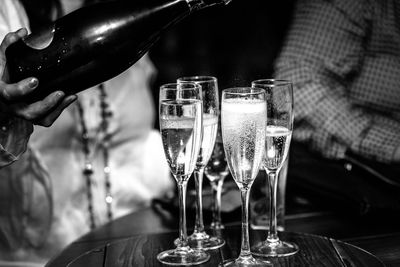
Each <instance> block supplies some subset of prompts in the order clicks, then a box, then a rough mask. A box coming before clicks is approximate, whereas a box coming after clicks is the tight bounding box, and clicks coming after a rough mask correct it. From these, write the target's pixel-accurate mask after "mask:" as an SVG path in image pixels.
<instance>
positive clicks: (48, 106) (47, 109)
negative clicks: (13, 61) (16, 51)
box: [0, 29, 77, 127]
mask: <svg viewBox="0 0 400 267" xmlns="http://www.w3.org/2000/svg"><path fill="white" fill-rule="evenodd" d="M26 35H27V30H26V29H20V30H18V31H16V32H11V33H8V34H7V35H6V37H5V38H4V40H3V41H2V42H1V45H0V112H1V113H2V114H9V115H10V116H14V117H20V118H23V119H25V120H28V121H30V122H32V123H34V124H37V125H42V126H46V127H48V126H50V125H52V124H53V122H54V121H55V120H56V119H57V118H58V116H59V115H60V114H61V112H62V111H63V110H64V109H65V108H66V107H67V106H69V105H70V104H71V103H72V102H73V101H74V100H76V98H77V97H76V96H75V95H70V96H65V94H64V93H63V92H62V91H55V92H53V93H51V94H49V95H48V96H46V97H44V98H43V99H40V100H38V101H36V102H33V103H30V104H27V103H25V101H24V100H22V99H23V98H25V97H26V96H27V95H28V94H29V93H31V92H32V91H34V90H35V88H37V86H38V84H39V81H38V79H36V78H34V77H28V78H25V79H23V80H20V81H18V82H16V83H9V75H8V71H7V67H6V57H5V50H6V48H7V47H8V46H9V45H11V44H12V43H15V42H16V41H18V40H20V39H21V38H22V37H24V36H26Z"/></svg>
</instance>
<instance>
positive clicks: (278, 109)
mask: <svg viewBox="0 0 400 267" xmlns="http://www.w3.org/2000/svg"><path fill="white" fill-rule="evenodd" d="M251 86H252V87H253V88H260V89H264V90H265V92H266V97H267V107H268V109H267V128H266V139H265V156H264V158H263V165H264V168H265V171H266V173H267V179H268V185H269V192H270V198H269V199H270V202H269V206H270V209H269V210H270V214H269V220H270V221H269V225H270V227H269V230H268V237H267V239H266V240H265V241H264V242H262V243H261V244H259V245H257V246H255V247H253V248H252V251H253V254H254V255H257V256H263V257H283V256H289V255H293V254H295V253H297V252H298V250H299V248H298V246H297V245H296V244H294V243H290V242H285V241H282V240H280V239H279V237H278V231H277V223H276V193H277V184H278V177H279V171H280V170H281V168H282V165H283V163H284V162H285V159H286V158H287V155H288V152H289V146H290V140H291V137H292V130H293V117H294V115H293V89H292V84H291V83H290V82H289V81H286V80H273V79H262V80H256V81H253V82H252V84H251Z"/></svg>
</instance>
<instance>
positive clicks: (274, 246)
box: [251, 241, 299, 257]
mask: <svg viewBox="0 0 400 267" xmlns="http://www.w3.org/2000/svg"><path fill="white" fill-rule="evenodd" d="M298 251H299V247H298V246H297V245H296V244H294V243H290V242H285V241H278V242H277V243H269V242H268V241H264V242H262V243H261V244H260V245H258V246H255V247H253V248H252V249H251V253H252V254H253V255H256V256H259V257H286V256H291V255H294V254H296V253H297V252H298Z"/></svg>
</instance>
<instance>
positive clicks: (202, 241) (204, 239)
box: [188, 232, 225, 250]
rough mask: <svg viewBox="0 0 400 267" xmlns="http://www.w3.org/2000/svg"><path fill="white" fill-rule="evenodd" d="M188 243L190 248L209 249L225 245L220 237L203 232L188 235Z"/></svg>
mask: <svg viewBox="0 0 400 267" xmlns="http://www.w3.org/2000/svg"><path fill="white" fill-rule="evenodd" d="M188 245H189V246H190V247H191V248H196V249H204V250H211V249H217V248H220V247H222V246H223V245H225V240H224V239H222V238H220V237H216V236H209V235H208V234H206V233H205V232H202V233H193V234H192V235H191V236H189V237H188Z"/></svg>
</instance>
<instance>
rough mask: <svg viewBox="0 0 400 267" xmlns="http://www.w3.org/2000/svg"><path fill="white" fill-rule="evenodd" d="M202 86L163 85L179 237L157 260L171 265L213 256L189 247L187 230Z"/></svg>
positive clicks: (164, 123)
mask: <svg viewBox="0 0 400 267" xmlns="http://www.w3.org/2000/svg"><path fill="white" fill-rule="evenodd" d="M201 99H202V98H201V87H200V86H199V85H197V84H194V83H185V84H177V83H171V84H165V85H162V86H161V88H160V103H159V116H160V131H161V137H162V143H163V148H164V154H165V157H166V159H167V162H168V165H169V167H170V170H171V173H172V175H173V176H174V178H175V180H176V182H177V185H178V193H179V239H178V242H177V244H176V246H177V247H176V248H175V249H171V250H167V251H163V252H161V253H159V254H158V255H157V259H158V260H159V261H160V262H162V263H164V264H167V265H175V266H183V265H185V266H186V265H195V264H201V263H204V262H206V261H208V260H209V258H210V255H209V254H208V253H206V252H204V251H202V250H197V249H193V248H191V247H189V245H188V240H187V230H186V188H187V182H188V180H189V178H190V176H191V175H192V173H193V171H194V168H195V165H196V160H197V156H198V153H199V150H200V143H201V128H202V113H203V111H202V109H203V107H202V100H201Z"/></svg>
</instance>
